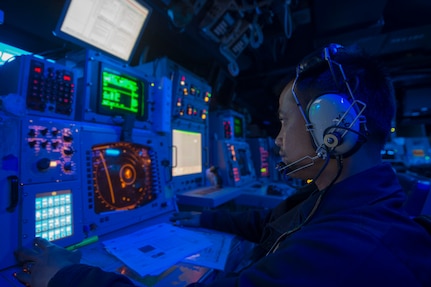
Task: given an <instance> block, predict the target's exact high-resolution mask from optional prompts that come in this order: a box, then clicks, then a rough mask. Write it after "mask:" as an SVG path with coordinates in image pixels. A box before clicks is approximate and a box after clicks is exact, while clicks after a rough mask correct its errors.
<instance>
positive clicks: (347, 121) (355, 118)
mask: <svg viewBox="0 0 431 287" xmlns="http://www.w3.org/2000/svg"><path fill="white" fill-rule="evenodd" d="M344 49H345V48H344V47H343V46H341V45H339V44H330V45H328V46H326V47H325V48H323V50H321V51H317V52H315V53H312V54H311V55H309V56H307V57H305V58H304V60H302V61H301V62H300V63H299V65H298V66H297V67H296V77H295V79H294V81H293V84H292V88H291V91H292V95H293V98H294V100H295V102H296V105H297V106H298V108H299V111H300V113H301V115H302V117H303V118H304V121H305V127H306V130H307V131H308V132H309V133H310V135H311V139H312V143H313V146H314V148H315V152H316V154H315V155H309V156H304V157H302V158H300V159H298V160H296V161H294V162H292V163H289V164H285V163H283V162H280V163H278V164H277V166H276V169H277V170H278V171H279V172H282V174H284V175H286V176H288V175H290V174H292V173H295V172H297V171H299V170H302V169H305V168H307V167H309V166H312V165H314V163H315V161H316V160H318V159H323V160H325V164H324V166H323V167H322V169H321V170H320V172H319V173H318V174H317V175H316V177H315V178H314V180H315V179H317V178H318V177H319V176H320V174H321V173H322V172H323V169H324V168H325V167H326V165H327V164H328V161H329V159H330V158H337V159H338V160H341V158H345V157H348V156H350V155H352V154H354V153H355V152H356V151H357V150H358V149H359V148H360V146H361V145H362V144H363V143H364V142H366V140H367V133H368V131H367V127H366V118H365V116H364V115H363V113H364V111H365V108H366V106H367V105H366V104H365V103H364V102H362V101H359V100H357V99H355V96H354V94H353V90H352V88H351V87H350V83H349V81H348V79H347V77H346V74H345V73H344V68H343V66H342V65H341V64H340V63H339V62H337V61H335V60H334V56H335V55H336V54H337V53H340V52H343V51H344ZM322 68H324V69H329V71H330V72H331V76H332V78H333V81H334V82H335V84H336V87H337V91H335V92H327V93H323V94H321V95H319V96H317V97H315V98H314V99H312V100H311V101H310V102H309V103H308V104H307V108H306V109H304V108H303V106H302V104H301V102H300V101H299V98H298V96H297V93H296V88H297V84H298V82H299V81H300V80H301V78H303V77H305V76H307V75H309V76H310V75H312V74H316V75H319V74H320V73H322ZM317 70H318V72H316V71H317ZM340 80H342V81H340ZM356 80H357V82H356V84H357V85H358V84H359V81H358V79H356ZM340 82H342V83H343V85H342V86H340ZM343 90H344V91H343Z"/></svg>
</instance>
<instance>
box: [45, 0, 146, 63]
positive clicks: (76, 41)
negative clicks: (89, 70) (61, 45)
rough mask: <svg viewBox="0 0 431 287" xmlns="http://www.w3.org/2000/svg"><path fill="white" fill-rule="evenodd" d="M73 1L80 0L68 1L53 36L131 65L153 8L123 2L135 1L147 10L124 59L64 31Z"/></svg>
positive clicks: (141, 3) (141, 2)
mask: <svg viewBox="0 0 431 287" xmlns="http://www.w3.org/2000/svg"><path fill="white" fill-rule="evenodd" d="M73 1H76V2H77V1H79V0H66V2H65V4H64V6H63V9H62V12H61V14H60V17H59V19H58V21H57V25H56V27H55V29H54V31H53V34H54V35H55V36H57V37H59V38H60V39H63V40H66V41H69V42H71V43H73V44H75V45H78V46H80V47H82V48H85V49H91V50H95V51H98V52H100V53H102V54H104V55H107V56H109V57H111V58H113V59H115V60H119V61H121V62H123V63H125V64H130V63H131V62H132V60H133V58H134V56H135V53H136V52H137V48H138V46H139V43H140V41H141V39H142V36H143V33H144V31H145V27H146V26H147V24H148V22H149V18H150V17H151V14H152V7H151V6H150V5H149V4H147V3H145V2H143V1H141V0H121V1H123V2H131V1H133V2H135V3H136V5H139V7H140V8H142V9H145V10H147V16H146V17H145V19H144V22H143V24H142V26H141V28H140V30H139V32H138V33H137V34H136V38H135V40H134V43H133V45H132V46H131V49H130V51H129V52H128V55H127V56H125V57H122V56H120V55H119V54H116V53H114V52H113V51H109V50H107V49H105V48H103V47H101V46H100V45H97V44H95V43H94V42H89V41H87V40H85V39H83V38H79V37H78V36H75V35H73V34H71V33H68V32H66V31H64V30H63V29H62V27H63V24H64V23H65V21H66V19H67V18H66V17H67V15H68V12H69V11H70V7H71V5H72V3H73ZM101 1H103V0H101Z"/></svg>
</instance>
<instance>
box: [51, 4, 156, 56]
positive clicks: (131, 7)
mask: <svg viewBox="0 0 431 287" xmlns="http://www.w3.org/2000/svg"><path fill="white" fill-rule="evenodd" d="M150 14H151V8H150V6H149V5H148V4H146V3H144V2H142V1H140V0H115V1H112V0H111V1H106V0H93V1H87V0H67V1H66V3H65V5H64V8H63V11H62V14H61V16H60V19H59V21H58V23H57V27H56V29H55V31H54V33H55V35H56V36H58V37H60V38H62V39H65V40H67V41H70V42H72V43H74V44H77V45H79V46H82V47H84V48H90V49H95V50H98V51H101V52H103V53H105V54H107V55H110V56H112V57H114V58H115V59H118V60H121V61H124V62H127V63H129V62H130V61H131V60H132V57H133V54H134V52H135V50H136V48H137V46H138V44H139V40H140V39H141V37H142V33H143V31H144V28H145V26H146V24H147V22H148V19H149V16H150Z"/></svg>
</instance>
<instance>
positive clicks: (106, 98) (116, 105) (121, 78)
mask: <svg viewBox="0 0 431 287" xmlns="http://www.w3.org/2000/svg"><path fill="white" fill-rule="evenodd" d="M101 80H102V83H101V95H100V103H99V109H100V112H102V113H104V114H112V115H124V114H132V115H136V116H139V117H142V116H143V111H144V88H145V87H144V85H145V84H144V82H143V81H141V80H139V79H136V78H134V77H132V76H129V75H125V74H122V73H119V72H117V71H114V70H111V69H109V68H103V69H102V73H101Z"/></svg>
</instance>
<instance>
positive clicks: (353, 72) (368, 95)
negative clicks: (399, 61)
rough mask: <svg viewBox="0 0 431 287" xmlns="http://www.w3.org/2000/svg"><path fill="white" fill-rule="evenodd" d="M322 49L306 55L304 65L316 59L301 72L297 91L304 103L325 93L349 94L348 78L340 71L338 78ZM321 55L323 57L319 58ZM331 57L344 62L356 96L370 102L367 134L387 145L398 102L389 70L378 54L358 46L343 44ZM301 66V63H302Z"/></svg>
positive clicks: (346, 73) (364, 114) (306, 103)
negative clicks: (324, 57)
mask: <svg viewBox="0 0 431 287" xmlns="http://www.w3.org/2000/svg"><path fill="white" fill-rule="evenodd" d="M322 51H323V49H322V50H320V51H318V53H320V54H316V53H313V54H311V55H309V56H308V57H305V58H304V60H303V61H302V62H301V63H300V65H304V63H305V62H307V61H315V63H313V64H312V65H310V66H312V67H310V68H309V69H306V70H304V71H303V72H301V73H300V75H299V76H298V79H297V82H296V88H295V91H296V92H297V95H298V98H299V101H300V102H301V104H302V105H303V106H304V107H307V105H308V104H309V103H310V102H311V101H312V100H314V99H315V98H317V97H318V96H320V95H322V94H325V93H334V92H335V93H342V94H345V95H348V90H347V87H346V84H345V83H344V78H343V77H342V76H341V74H340V73H334V74H336V75H338V76H336V77H335V78H334V76H333V74H332V73H331V70H330V68H329V64H328V62H327V61H326V60H324V59H323V58H322V55H321V52H322ZM316 57H320V61H316V59H313V58H316ZM331 59H332V60H333V61H335V62H337V63H338V64H341V66H342V68H343V71H344V73H345V75H346V80H347V81H348V83H349V85H350V87H351V89H352V92H353V95H354V97H355V99H356V100H360V101H362V102H364V103H365V104H366V105H367V106H366V108H365V110H364V113H363V116H365V118H366V125H367V129H368V134H367V138H368V140H369V141H373V142H376V143H377V144H380V145H381V146H383V145H384V144H385V142H386V141H387V140H388V138H389V136H390V132H391V127H392V120H393V119H394V116H395V110H396V103H395V95H394V88H393V84H392V80H391V78H390V76H389V73H388V71H387V70H386V68H385V67H384V66H383V65H382V63H381V62H380V61H379V60H378V59H377V58H375V57H371V56H369V55H367V54H365V53H363V52H362V51H360V50H359V49H358V48H357V47H353V46H352V47H348V48H347V47H343V48H342V49H339V50H338V51H337V52H336V53H334V54H333V55H331ZM298 67H300V66H298Z"/></svg>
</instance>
